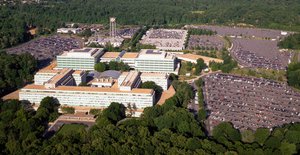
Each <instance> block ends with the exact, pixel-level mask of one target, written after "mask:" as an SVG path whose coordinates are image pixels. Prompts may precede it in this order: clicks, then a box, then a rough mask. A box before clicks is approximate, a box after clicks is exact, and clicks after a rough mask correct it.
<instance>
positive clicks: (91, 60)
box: [56, 48, 104, 70]
mask: <svg viewBox="0 0 300 155" xmlns="http://www.w3.org/2000/svg"><path fill="white" fill-rule="evenodd" d="M103 54H104V51H103V49H102V48H83V49H73V50H71V51H66V52H64V53H63V54H62V55H60V56H57V67H56V68H57V69H63V68H71V69H75V70H94V66H95V64H96V63H97V62H99V58H100V57H101V56H102V55H103Z"/></svg>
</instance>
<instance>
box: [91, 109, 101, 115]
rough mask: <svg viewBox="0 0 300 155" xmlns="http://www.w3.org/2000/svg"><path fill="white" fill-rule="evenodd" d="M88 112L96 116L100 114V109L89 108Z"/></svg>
mask: <svg viewBox="0 0 300 155" xmlns="http://www.w3.org/2000/svg"><path fill="white" fill-rule="evenodd" d="M89 113H90V114H92V115H96V116H98V115H100V114H101V109H90V112H89Z"/></svg>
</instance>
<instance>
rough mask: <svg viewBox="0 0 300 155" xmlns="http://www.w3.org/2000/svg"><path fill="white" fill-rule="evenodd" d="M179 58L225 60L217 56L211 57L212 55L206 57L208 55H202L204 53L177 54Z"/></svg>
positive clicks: (206, 60) (208, 60) (207, 60)
mask: <svg viewBox="0 0 300 155" xmlns="http://www.w3.org/2000/svg"><path fill="white" fill-rule="evenodd" d="M176 56H177V58H178V59H180V58H185V59H191V60H194V61H197V60H198V59H203V60H204V61H205V62H210V61H214V62H218V63H219V62H221V63H222V62H223V60H222V59H217V58H211V57H206V56H202V55H196V54H190V53H188V54H177V55H176Z"/></svg>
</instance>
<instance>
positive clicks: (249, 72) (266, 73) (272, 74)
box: [230, 68, 287, 82]
mask: <svg viewBox="0 0 300 155" xmlns="http://www.w3.org/2000/svg"><path fill="white" fill-rule="evenodd" d="M230 73H232V74H237V75H242V76H254V77H258V78H261V77H262V78H265V79H270V80H276V81H281V82H286V81H287V79H286V72H285V71H283V70H280V71H277V70H272V69H249V68H238V69H234V70H232V71H231V72H230Z"/></svg>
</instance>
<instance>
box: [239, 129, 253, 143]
mask: <svg viewBox="0 0 300 155" xmlns="http://www.w3.org/2000/svg"><path fill="white" fill-rule="evenodd" d="M241 135H242V141H243V142H245V143H252V142H254V138H255V137H254V133H253V131H251V130H244V131H242V133H241Z"/></svg>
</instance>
